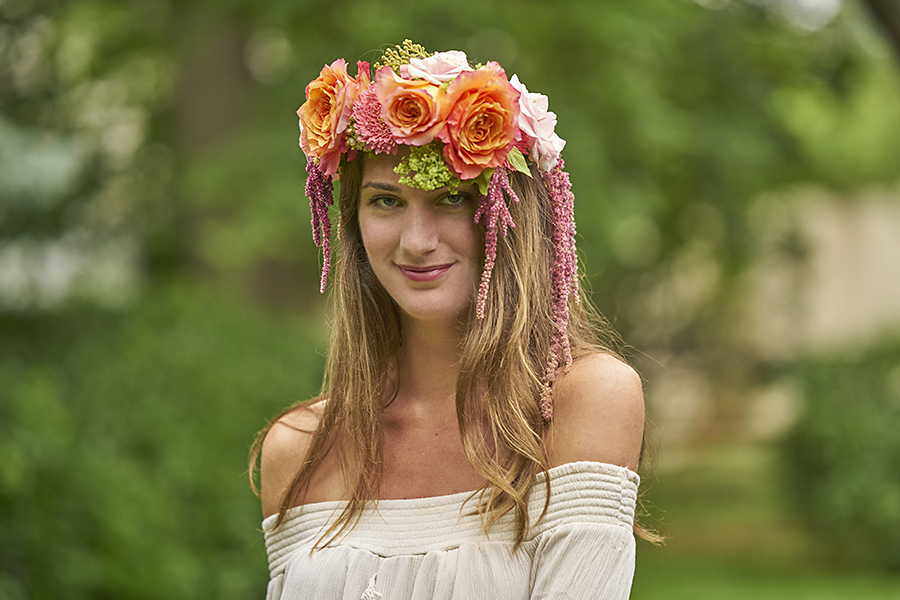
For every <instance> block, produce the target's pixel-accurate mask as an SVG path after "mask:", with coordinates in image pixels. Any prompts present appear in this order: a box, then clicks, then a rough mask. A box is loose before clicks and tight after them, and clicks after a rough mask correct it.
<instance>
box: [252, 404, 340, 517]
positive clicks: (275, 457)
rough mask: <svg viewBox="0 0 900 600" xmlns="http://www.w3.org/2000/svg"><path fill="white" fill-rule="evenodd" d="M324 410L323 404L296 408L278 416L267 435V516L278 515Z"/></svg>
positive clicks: (263, 489)
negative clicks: (282, 499) (282, 500)
mask: <svg viewBox="0 0 900 600" xmlns="http://www.w3.org/2000/svg"><path fill="white" fill-rule="evenodd" d="M323 408H324V402H323V401H313V402H308V403H304V404H301V405H299V406H296V407H294V408H292V409H290V410H288V411H287V412H285V413H284V414H282V415H281V416H280V417H278V419H276V420H275V422H274V423H272V426H271V427H270V428H269V431H267V432H266V437H265V439H264V440H263V443H262V452H261V458H260V496H261V499H262V506H263V514H264V515H265V516H269V515H272V514H275V513H277V512H278V509H279V508H280V505H281V497H282V495H283V494H284V491H285V490H286V489H287V488H288V486H289V485H290V484H291V481H293V479H294V476H295V475H296V474H297V470H298V469H299V467H300V465H302V464H303V463H304V462H305V461H306V457H307V454H308V453H309V448H310V445H311V443H312V437H313V433H314V432H315V431H316V428H317V427H318V426H319V421H320V420H321V418H322V411H323Z"/></svg>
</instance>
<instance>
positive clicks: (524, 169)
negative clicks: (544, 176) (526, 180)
mask: <svg viewBox="0 0 900 600" xmlns="http://www.w3.org/2000/svg"><path fill="white" fill-rule="evenodd" d="M506 162H508V163H509V164H510V166H511V167H512V168H513V169H515V170H516V171H518V172H519V173H525V174H526V175H528V176H529V177H531V170H530V169H529V168H528V163H526V162H525V156H524V155H523V154H522V151H521V150H519V149H518V148H516V147H515V146H513V148H512V150H510V151H509V154H507V155H506Z"/></svg>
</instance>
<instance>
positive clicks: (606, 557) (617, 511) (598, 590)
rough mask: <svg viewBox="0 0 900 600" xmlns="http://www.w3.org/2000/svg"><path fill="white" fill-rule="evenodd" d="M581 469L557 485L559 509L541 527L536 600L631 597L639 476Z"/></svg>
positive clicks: (608, 468) (605, 469)
mask: <svg viewBox="0 0 900 600" xmlns="http://www.w3.org/2000/svg"><path fill="white" fill-rule="evenodd" d="M579 466H581V467H582V469H580V471H579V472H576V473H572V474H571V476H570V477H566V478H559V479H558V480H557V481H556V482H555V483H556V484H557V485H555V486H554V488H553V492H552V494H553V502H552V506H553V507H554V508H553V509H552V510H551V511H550V512H548V514H547V516H546V517H545V521H544V522H542V523H541V524H540V525H539V529H540V531H539V532H538V533H537V535H536V538H535V541H537V548H536V549H535V555H534V562H533V563H532V573H531V577H532V584H531V598H532V600H538V599H550V598H552V599H554V600H564V599H567V598H573V599H574V598H579V599H581V598H598V599H603V600H619V599H625V598H628V596H629V595H630V593H631V582H632V579H633V578H634V564H635V552H636V544H635V539H634V533H633V530H632V527H633V524H634V512H635V506H636V503H637V486H638V481H639V480H638V476H637V475H636V474H635V473H633V472H631V471H629V470H627V469H624V468H621V467H614V466H612V465H601V464H596V463H581V464H580V465H579ZM536 489H538V488H537V487H536Z"/></svg>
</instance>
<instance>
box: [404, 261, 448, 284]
mask: <svg viewBox="0 0 900 600" xmlns="http://www.w3.org/2000/svg"><path fill="white" fill-rule="evenodd" d="M452 266H453V263H449V264H446V265H427V266H424V267H418V266H414V265H397V267H399V269H400V272H401V273H403V275H405V276H406V278H407V279H409V280H410V281H415V282H417V283H421V282H427V281H434V280H435V279H439V278H440V277H441V276H443V275H444V273H446V272H447V271H449V270H450V267H452Z"/></svg>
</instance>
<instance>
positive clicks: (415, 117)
mask: <svg viewBox="0 0 900 600" xmlns="http://www.w3.org/2000/svg"><path fill="white" fill-rule="evenodd" d="M374 87H375V94H376V96H377V97H378V101H379V102H380V103H381V118H382V119H383V120H384V122H385V124H386V125H387V126H388V129H390V131H391V133H392V134H393V135H394V137H396V138H397V141H398V142H399V143H401V144H407V145H410V146H424V145H425V144H427V143H429V142H431V141H433V140H434V138H435V136H436V135H437V134H438V131H439V130H440V129H441V128H443V126H444V123H443V118H442V117H443V114H442V112H443V111H442V107H443V106H444V103H443V102H442V100H443V97H444V92H443V91H442V90H441V89H440V87H439V86H438V85H435V84H433V83H430V82H429V81H425V80H417V81H411V80H408V79H403V78H401V77H398V76H397V74H396V73H394V71H393V69H391V68H390V67H381V68H380V69H378V72H376V73H375V85H374Z"/></svg>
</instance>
